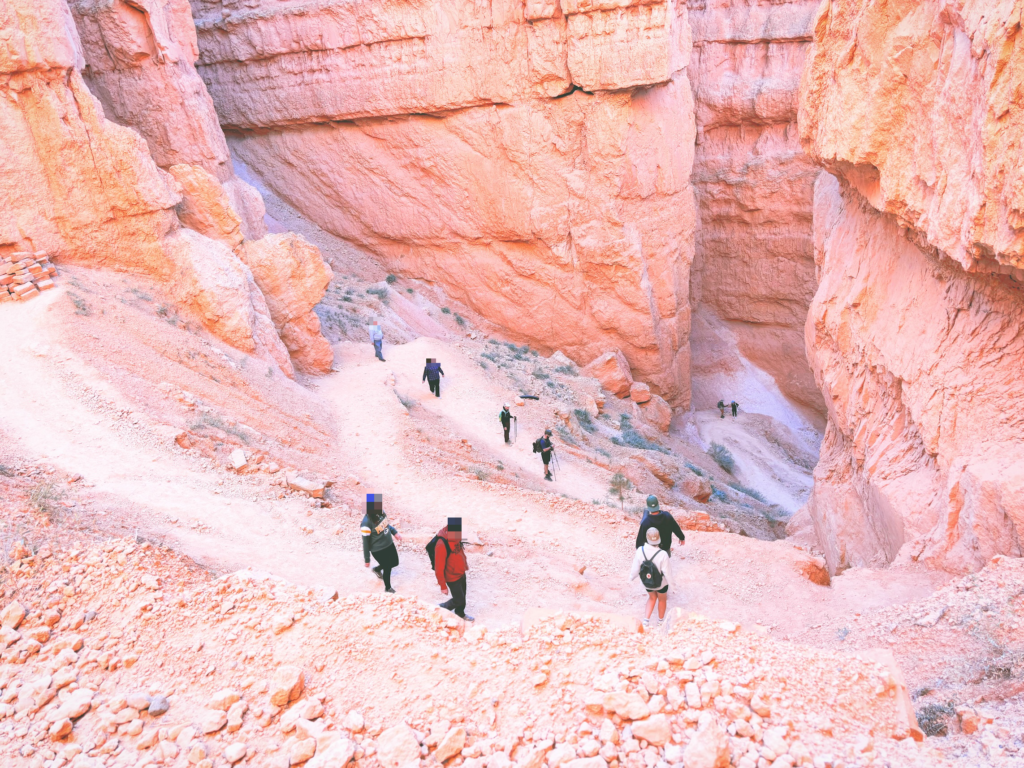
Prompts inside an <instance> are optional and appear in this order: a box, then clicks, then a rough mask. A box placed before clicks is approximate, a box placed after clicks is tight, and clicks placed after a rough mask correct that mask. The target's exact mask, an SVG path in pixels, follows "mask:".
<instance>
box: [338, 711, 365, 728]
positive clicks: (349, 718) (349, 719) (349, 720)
mask: <svg viewBox="0 0 1024 768" xmlns="http://www.w3.org/2000/svg"><path fill="white" fill-rule="evenodd" d="M341 727H342V728H344V729H345V730H346V731H351V732H352V733H359V732H360V731H362V730H363V727H364V723H363V716H362V715H361V714H360V713H359V712H357V711H356V710H354V709H353V710H352V711H351V712H349V713H348V714H347V715H345V719H344V720H343V721H342V723H341Z"/></svg>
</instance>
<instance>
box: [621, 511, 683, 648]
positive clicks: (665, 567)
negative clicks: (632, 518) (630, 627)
mask: <svg viewBox="0 0 1024 768" xmlns="http://www.w3.org/2000/svg"><path fill="white" fill-rule="evenodd" d="M646 538H647V541H646V542H645V543H644V545H643V546H642V547H639V548H637V550H636V554H635V555H633V567H632V568H631V569H630V572H629V580H630V581H632V580H633V579H635V578H636V577H637V576H639V577H640V582H641V583H642V584H643V585H644V589H646V590H647V609H646V611H645V612H644V622H643V623H644V626H645V627H647V626H650V621H651V614H652V613H654V606H655V604H657V606H658V618H657V619H655V621H654V626H655V628H657V627H659V626H660V625H661V623H662V622H663V621H664V620H665V607H666V604H667V603H668V588H669V586H671V584H672V566H671V560H670V558H669V555H668V552H666V551H665V550H664V549H662V548H661V533H660V532H659V531H658V529H657V528H654V527H651V528H648V529H647V533H646Z"/></svg>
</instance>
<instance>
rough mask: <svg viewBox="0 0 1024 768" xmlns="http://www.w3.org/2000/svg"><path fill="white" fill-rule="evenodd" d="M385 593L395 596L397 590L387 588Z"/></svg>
mask: <svg viewBox="0 0 1024 768" xmlns="http://www.w3.org/2000/svg"><path fill="white" fill-rule="evenodd" d="M384 591H385V592H390V593H391V594H394V593H395V590H394V589H392V588H391V587H388V588H387V589H385V590H384Z"/></svg>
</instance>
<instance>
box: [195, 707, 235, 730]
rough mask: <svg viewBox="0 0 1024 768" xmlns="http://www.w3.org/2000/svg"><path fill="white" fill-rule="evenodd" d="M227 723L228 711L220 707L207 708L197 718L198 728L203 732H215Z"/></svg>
mask: <svg viewBox="0 0 1024 768" xmlns="http://www.w3.org/2000/svg"><path fill="white" fill-rule="evenodd" d="M227 724H228V713H227V712H224V711H223V710H220V709H208V710H206V711H205V712H203V714H202V716H201V717H200V719H199V728H200V730H202V732H203V733H216V732H217V731H219V730H220V729H221V728H223V727H224V726H225V725H227Z"/></svg>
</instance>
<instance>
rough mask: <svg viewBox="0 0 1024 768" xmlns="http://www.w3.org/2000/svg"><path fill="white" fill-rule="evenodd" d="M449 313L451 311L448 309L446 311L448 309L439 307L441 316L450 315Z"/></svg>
mask: <svg viewBox="0 0 1024 768" xmlns="http://www.w3.org/2000/svg"><path fill="white" fill-rule="evenodd" d="M451 313H452V311H451V310H450V309H448V307H441V314H442V315H450V314H451Z"/></svg>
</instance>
